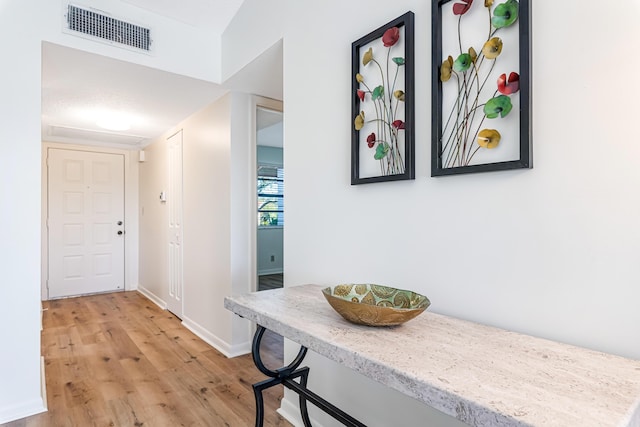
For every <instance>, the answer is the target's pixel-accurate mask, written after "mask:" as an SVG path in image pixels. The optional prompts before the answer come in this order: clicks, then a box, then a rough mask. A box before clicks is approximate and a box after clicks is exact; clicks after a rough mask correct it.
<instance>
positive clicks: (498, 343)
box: [224, 285, 640, 427]
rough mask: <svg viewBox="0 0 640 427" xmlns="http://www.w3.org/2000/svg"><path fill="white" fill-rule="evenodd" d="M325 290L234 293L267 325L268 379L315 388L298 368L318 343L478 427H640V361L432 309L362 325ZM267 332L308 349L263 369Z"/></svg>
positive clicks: (241, 307)
mask: <svg viewBox="0 0 640 427" xmlns="http://www.w3.org/2000/svg"><path fill="white" fill-rule="evenodd" d="M322 288H323V287H322V286H318V285H302V286H294V287H288V288H284V289H275V290H270V291H262V292H254V293H249V294H244V295H239V296H233V297H227V298H225V301H224V304H225V307H226V308H227V309H229V310H231V311H232V312H234V313H236V314H237V315H239V316H242V317H244V318H246V319H249V320H251V321H254V322H256V323H257V324H258V325H259V327H258V331H257V332H256V336H255V337H254V348H253V353H254V361H256V365H257V366H258V368H259V369H260V370H261V371H262V372H263V373H265V374H266V375H267V376H270V377H272V379H271V380H267V381H265V382H263V383H266V382H268V381H271V382H274V383H279V382H283V381H280V380H279V379H278V376H280V377H281V378H284V377H286V376H287V375H291V374H293V373H294V372H297V373H296V374H295V375H294V377H296V378H299V380H298V383H302V386H301V387H300V388H304V389H305V390H306V378H307V376H308V375H309V371H308V368H303V369H306V372H300V371H301V370H299V369H297V368H298V366H299V365H300V364H301V363H302V360H303V359H304V353H305V352H306V349H310V350H312V351H314V352H316V353H318V354H320V355H322V356H324V357H326V358H328V359H331V360H333V361H336V362H338V363H340V364H341V365H344V366H346V367H348V368H350V369H353V370H354V371H357V372H359V373H360V374H362V375H364V376H366V377H369V378H371V379H373V380H375V381H377V382H379V383H382V384H383V385H386V386H388V387H390V388H392V389H395V390H398V391H399V392H401V393H403V394H405V395H407V396H410V397H412V398H414V399H417V400H419V401H421V402H423V403H424V404H426V405H429V406H431V407H433V408H435V409H438V410H440V411H442V412H444V413H446V414H449V415H451V416H453V417H455V418H457V419H459V420H461V421H463V422H465V423H466V424H469V425H473V426H563V427H570V426H579V427H589V426H594V427H596V426H598V427H603V426H615V427H640V361H638V360H631V359H625V358H623V357H618V356H614V355H611V354H606V353H600V352H596V351H592V350H587V349H584V348H580V347H575V346H570V345H566V344H561V343H558V342H554V341H549V340H545V339H540V338H535V337H532V336H528V335H523V334H519V333H515V332H509V331H506V330H502V329H498V328H494V327H490V326H486V325H481V324H477V323H473V322H468V321H464V320H460V319H456V318H452V317H448V316H443V315H438V314H435V313H432V312H429V311H426V312H425V313H423V314H421V315H420V316H418V317H417V318H415V319H413V320H411V321H409V322H407V323H405V324H404V325H400V326H397V327H383V328H375V327H367V326H358V325H354V324H351V323H349V322H347V321H346V320H344V319H343V318H342V317H340V315H338V313H336V312H335V311H334V310H333V309H332V308H331V307H330V306H329V304H328V303H327V302H326V300H325V299H324V297H323V295H322V293H321V290H322ZM263 328H266V329H269V330H271V331H273V332H276V333H278V334H280V335H282V336H284V337H285V338H288V339H290V340H292V341H294V342H296V343H298V344H300V345H301V346H302V347H301V350H300V353H299V354H298V357H297V358H296V360H294V362H292V363H291V364H290V366H289V367H285V368H282V371H281V372H277V371H270V372H265V371H264V370H262V369H261V366H260V365H261V361H260V355H259V343H260V338H261V331H262V332H264V331H263ZM258 335H260V337H259V336H258ZM638 339H640V337H638ZM256 343H257V345H258V346H257V348H256ZM380 343H386V345H380ZM389 343H393V345H389ZM256 352H257V353H258V354H256ZM256 358H257V360H256ZM294 365H295V366H294ZM263 367H264V366H262V368H263ZM267 371H268V370H267ZM291 381H293V380H291ZM298 383H296V384H298ZM285 385H286V384H285ZM265 388H266V387H265ZM254 389H255V386H254ZM294 391H296V390H294ZM309 393H311V397H313V396H316V395H314V394H313V393H312V392H309ZM298 394H300V392H298ZM316 397H318V396H316ZM256 398H257V399H259V397H258V392H257V391H256ZM306 401H309V402H311V403H314V404H316V403H315V402H314V401H313V399H308V398H305V397H302V395H301V403H303V405H301V406H304V407H303V408H301V409H302V411H303V418H304V417H305V412H306ZM322 402H324V400H323V399H322V398H320V403H319V404H318V405H322ZM259 403H260V402H259ZM321 409H323V410H325V411H327V409H328V410H332V409H337V408H335V407H333V406H332V405H331V404H329V408H321ZM338 411H339V409H338ZM339 412H341V411H339ZM342 414H344V413H342ZM342 414H339V413H338V414H337V415H338V416H341V415H342ZM332 415H333V416H334V417H335V418H337V419H338V420H340V421H342V422H343V424H345V425H364V424H362V423H359V421H357V420H354V419H352V418H351V417H350V416H349V415H346V414H344V415H346V416H347V417H348V418H346V419H344V420H343V419H341V418H339V417H338V416H336V415H335V414H332ZM258 416H259V417H260V416H261V414H258ZM259 422H260V420H258V421H257V424H256V425H260V424H259ZM305 422H306V421H305ZM358 423H359V424H358Z"/></svg>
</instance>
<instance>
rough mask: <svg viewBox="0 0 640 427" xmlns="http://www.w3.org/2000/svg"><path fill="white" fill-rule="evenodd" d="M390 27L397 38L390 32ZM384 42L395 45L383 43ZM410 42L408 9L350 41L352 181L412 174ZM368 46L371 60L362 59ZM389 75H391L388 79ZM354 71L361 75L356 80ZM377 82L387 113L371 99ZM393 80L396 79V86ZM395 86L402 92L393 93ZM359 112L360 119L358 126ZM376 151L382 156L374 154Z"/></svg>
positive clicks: (395, 178)
mask: <svg viewBox="0 0 640 427" xmlns="http://www.w3.org/2000/svg"><path fill="white" fill-rule="evenodd" d="M395 29H397V31H398V32H397V34H398V35H399V37H398V38H397V39H396V38H394V37H393V34H395ZM387 31H389V33H387ZM389 35H391V36H389ZM394 40H397V42H394ZM389 41H390V42H393V43H394V44H393V45H391V46H387V43H386V42H389ZM414 46H415V40H414V14H413V12H407V13H405V14H404V15H402V16H400V17H398V18H396V19H394V20H393V21H391V22H389V23H387V24H385V25H383V26H381V27H380V28H378V29H376V30H374V31H372V32H371V33H369V34H367V35H366V36H364V37H362V38H360V39H358V40H356V41H355V42H353V43H352V45H351V57H352V66H351V68H352V73H351V81H352V85H351V88H352V90H351V120H350V123H351V185H357V184H368V183H375V182H383V181H399V180H409V179H414V178H415V155H414V151H415V124H414V122H415V74H414V69H415V65H414V53H415V52H414V51H415V47H414ZM369 48H372V52H373V53H372V55H373V60H370V61H369V62H367V61H365V60H364V59H365V58H364V57H365V55H366V54H367V52H368V51H369ZM385 49H388V50H386V51H385ZM380 50H382V53H380ZM399 55H400V56H399ZM400 60H402V61H403V64H402V65H399V62H400ZM382 61H386V62H385V64H384V65H386V67H382V66H381V65H382ZM376 62H377V64H378V66H376ZM368 65H369V66H370V67H369V68H367V66H368ZM374 70H375V71H376V73H377V72H379V74H380V80H378V81H376V80H374V73H373V71H374ZM387 70H389V71H387ZM385 73H386V74H385ZM390 75H393V76H394V78H393V83H391V79H390ZM357 76H361V77H362V79H363V80H362V81H359V79H358V78H357ZM385 79H386V82H385ZM369 80H370V81H369ZM379 83H381V85H382V86H383V91H382V92H383V96H384V98H383V99H382V101H384V102H385V105H386V107H387V108H390V110H389V111H388V114H386V116H387V117H384V114H383V112H382V109H381V108H382V101H381V98H380V97H379V96H378V98H377V99H375V96H376V89H377V88H378V87H379V86H380V84H379ZM396 83H401V84H398V85H397V86H396ZM399 90H400V91H402V92H403V93H402V95H399V94H398V92H397V91H399ZM359 91H360V92H359ZM377 94H378V95H379V94H380V93H379V91H378V92H377ZM396 95H397V96H396ZM361 97H362V98H361ZM400 97H401V98H402V100H401V99H400ZM376 103H377V106H376ZM392 104H393V107H392ZM361 112H363V114H364V118H363V119H362V122H363V123H361V124H362V127H361V128H360V129H358V124H357V121H358V120H359V119H358V117H359V116H360V115H361ZM373 115H375V117H376V118H375V119H373ZM381 115H382V118H380V116H381ZM372 135H373V137H372ZM383 135H386V137H385V136H383ZM384 144H387V145H386V146H385V145H384ZM377 156H384V157H382V158H380V159H376V157H377ZM378 168H379V173H378Z"/></svg>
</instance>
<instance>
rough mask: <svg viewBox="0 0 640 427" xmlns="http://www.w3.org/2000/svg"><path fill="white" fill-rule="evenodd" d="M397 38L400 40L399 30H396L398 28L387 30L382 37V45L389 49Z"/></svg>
mask: <svg viewBox="0 0 640 427" xmlns="http://www.w3.org/2000/svg"><path fill="white" fill-rule="evenodd" d="M399 38H400V30H399V29H398V27H392V28H389V29H388V30H387V31H385V32H384V34H383V35H382V44H383V45H384V46H385V47H391V46H393V45H394V44H396V43H397V42H398V39H399Z"/></svg>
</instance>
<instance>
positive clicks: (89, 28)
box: [67, 5, 151, 52]
mask: <svg viewBox="0 0 640 427" xmlns="http://www.w3.org/2000/svg"><path fill="white" fill-rule="evenodd" d="M67 23H68V25H69V27H68V28H69V30H71V31H77V32H79V33H82V34H86V35H89V36H93V37H98V38H100V39H103V40H108V41H110V42H114V43H119V44H122V45H125V46H129V47H133V48H136V49H140V50H144V51H146V52H149V51H150V49H151V30H149V28H144V27H141V26H139V25H135V24H131V23H129V22H125V21H121V20H119V19H114V18H112V17H110V16H107V15H102V14H100V13H97V12H93V11H91V10H86V9H82V8H79V7H77V6H73V5H69V9H68V11H67Z"/></svg>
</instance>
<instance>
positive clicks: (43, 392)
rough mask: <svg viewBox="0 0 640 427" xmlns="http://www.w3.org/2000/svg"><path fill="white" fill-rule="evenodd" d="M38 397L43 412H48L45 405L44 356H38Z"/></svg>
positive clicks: (45, 379)
mask: <svg viewBox="0 0 640 427" xmlns="http://www.w3.org/2000/svg"><path fill="white" fill-rule="evenodd" d="M40 396H42V404H43V406H44V410H45V411H48V410H49V404H48V403H47V377H46V376H45V372H44V356H40Z"/></svg>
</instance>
